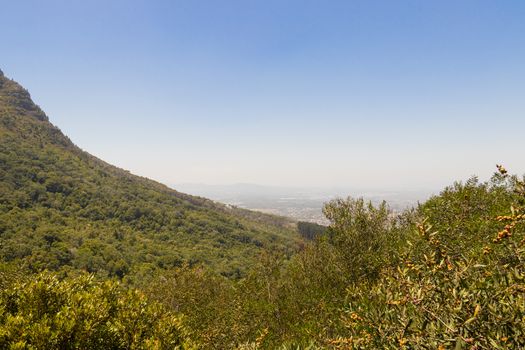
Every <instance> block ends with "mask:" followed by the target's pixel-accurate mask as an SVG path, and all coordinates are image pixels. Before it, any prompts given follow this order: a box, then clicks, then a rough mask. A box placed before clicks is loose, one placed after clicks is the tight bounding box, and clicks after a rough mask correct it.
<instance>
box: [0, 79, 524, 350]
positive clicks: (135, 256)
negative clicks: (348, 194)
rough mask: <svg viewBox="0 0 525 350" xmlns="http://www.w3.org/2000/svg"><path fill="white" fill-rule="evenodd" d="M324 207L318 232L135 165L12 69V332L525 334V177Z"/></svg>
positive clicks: (2, 267) (487, 341)
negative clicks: (35, 96) (66, 128)
mask: <svg viewBox="0 0 525 350" xmlns="http://www.w3.org/2000/svg"><path fill="white" fill-rule="evenodd" d="M324 214H325V216H326V218H327V219H328V220H329V221H330V225H329V227H328V228H324V227H319V226H318V225H311V224H305V223H301V224H299V229H300V234H301V235H302V236H303V238H304V240H300V238H298V237H299V233H297V232H296V231H295V230H291V229H290V228H289V226H290V225H291V223H290V222H289V221H287V220H286V219H283V218H278V217H273V216H266V215H261V214H257V213H252V212H248V211H241V210H237V209H234V208H233V209H232V208H228V207H225V206H222V205H219V204H216V203H213V202H211V201H208V200H206V199H202V198H196V197H192V196H188V195H184V194H181V193H178V192H176V191H173V190H170V189H168V188H166V187H164V186H162V185H160V184H158V183H155V182H153V181H151V180H148V179H144V178H140V177H136V176H133V175H131V174H129V173H127V172H125V171H123V170H120V169H117V168H115V167H112V166H110V165H108V164H106V163H104V162H102V161H100V160H98V159H96V158H94V157H92V156H90V155H89V154H87V153H85V152H83V151H81V150H79V149H78V148H77V147H75V146H74V145H73V144H72V143H71V141H69V140H68V139H67V138H66V137H65V136H63V135H62V133H61V132H60V131H59V130H58V129H56V128H55V127H53V126H52V125H51V124H50V123H49V122H48V120H47V117H46V115H45V114H44V113H43V112H42V111H41V110H40V109H39V108H38V107H37V106H35V105H34V104H33V103H32V102H31V100H30V99H29V95H28V94H27V92H26V91H25V90H23V89H22V88H21V87H20V86H19V85H17V84H16V83H14V82H12V81H10V80H8V79H6V78H4V77H0V253H1V258H2V263H1V264H0V348H1V349H78V348H86V349H108V348H109V349H174V348H175V349H176V348H179V349H245V350H247V349H283V350H284V349H439V350H444V349H470V350H478V349H524V348H525V235H524V229H525V179H524V178H523V176H516V175H509V173H508V172H507V170H506V169H505V168H503V167H502V166H498V168H497V172H496V173H495V174H494V176H493V177H492V178H491V179H490V180H489V181H487V182H480V181H479V180H478V179H477V178H475V177H473V178H471V179H468V180H466V181H463V182H456V183H454V184H453V185H451V186H449V187H447V188H445V189H444V190H443V191H442V192H441V193H440V194H439V195H436V196H433V197H432V198H430V199H429V200H428V201H426V202H425V203H422V204H420V205H418V206H417V207H416V208H411V209H408V210H406V211H404V212H402V213H394V212H392V210H391V209H390V208H389V206H388V204H387V203H382V204H381V205H378V206H374V205H372V204H371V203H369V202H365V201H364V200H363V199H354V198H346V199H335V200H333V201H331V202H328V203H326V205H325V207H324ZM46 270H47V271H46ZM231 277H237V278H231Z"/></svg>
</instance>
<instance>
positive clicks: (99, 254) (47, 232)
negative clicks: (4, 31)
mask: <svg viewBox="0 0 525 350" xmlns="http://www.w3.org/2000/svg"><path fill="white" fill-rule="evenodd" d="M298 237H299V236H298V234H297V232H296V228H295V224H294V222H293V221H291V220H289V219H286V218H283V217H278V216H273V215H266V214H262V213H255V212H251V211H248V210H244V209H240V208H236V207H234V206H229V205H224V204H220V203H217V202H214V201H211V200H208V199H205V198H201V197H196V196H191V195H187V194H184V193H180V192H177V191H175V190H173V189H170V188H168V187H166V186H164V185H162V184H160V183H158V182H155V181H152V180H149V179H147V178H144V177H139V176H136V175H133V174H130V173H129V172H127V171H125V170H123V169H119V168H117V167H115V166H112V165H110V164H107V163H105V162H104V161H102V160H100V159H98V158H96V157H94V156H92V155H90V154H89V153H87V152H85V151H83V150H81V149H80V148H79V147H77V146H75V144H74V143H73V142H72V141H71V140H70V139H69V138H68V137H67V136H65V135H64V134H63V133H62V132H61V131H60V130H59V129H58V128H57V127H55V126H54V125H52V124H51V123H50V122H49V119H48V117H47V116H46V114H45V113H44V112H43V111H42V109H40V107H38V106H37V105H36V104H35V103H33V101H32V100H31V97H30V95H29V93H28V92H27V91H26V90H25V89H24V88H22V87H21V86H20V85H19V84H17V83H16V82H14V81H12V80H10V79H8V78H6V77H5V76H4V74H3V73H1V71H0V257H1V258H0V259H2V260H3V261H4V262H14V263H18V264H22V265H24V266H26V267H28V268H29V269H30V270H32V271H38V270H42V269H51V270H59V271H66V272H67V271H69V270H76V269H82V270H87V271H90V272H97V273H99V274H103V275H108V276H118V277H124V276H126V275H128V276H140V275H141V274H149V273H151V272H152V271H154V270H156V269H165V268H170V267H174V266H180V265H182V264H185V263H188V264H190V265H192V264H204V265H208V266H211V267H212V268H213V269H214V270H215V271H217V272H220V273H222V274H224V275H227V276H239V275H242V274H243V272H244V271H245V270H246V268H247V267H249V266H250V265H251V264H252V263H253V262H254V261H255V260H256V259H257V256H258V255H259V253H261V252H262V251H264V250H272V251H280V252H282V253H283V254H291V253H292V252H293V251H294V250H295V249H296V247H297V244H298V242H299V238H298Z"/></svg>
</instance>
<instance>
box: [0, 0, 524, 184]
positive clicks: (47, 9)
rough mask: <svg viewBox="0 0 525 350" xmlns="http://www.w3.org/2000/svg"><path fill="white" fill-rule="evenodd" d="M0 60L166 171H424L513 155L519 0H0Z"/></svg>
mask: <svg viewBox="0 0 525 350" xmlns="http://www.w3.org/2000/svg"><path fill="white" fill-rule="evenodd" d="M0 9H1V12H0V31H1V33H2V36H1V37H2V41H1V44H0V68H1V69H2V70H3V71H4V73H5V74H6V75H7V76H9V77H11V78H13V79H15V80H17V81H19V82H20V83H21V84H23V85H24V86H25V87H26V88H27V89H29V91H30V92H31V94H32V96H33V98H34V100H35V101H36V102H37V103H38V104H40V105H41V106H42V107H43V109H44V110H45V111H46V112H47V114H48V115H49V117H50V120H51V121H52V122H53V123H54V124H56V125H57V126H59V127H60V128H61V129H62V131H64V132H65V133H66V134H67V135H68V136H70V137H71V139H72V140H73V141H74V142H76V143H77V144H78V145H79V146H80V147H82V148H83V149H85V150H87V151H89V152H90V153H92V154H94V155H96V156H98V157H100V158H102V159H104V160H106V161H108V162H110V163H113V164H115V165H118V166H120V167H123V168H126V169H128V170H130V171H132V172H134V173H137V174H140V175H143V176H147V177H151V178H154V179H156V180H159V181H162V182H165V183H171V184H173V183H184V182H196V183H208V184H227V183H238V182H250V183H258V184H265V185H284V186H293V185H296V186H327V187H330V186H351V187H367V188H392V189H394V188H395V189H398V188H433V189H439V188H441V187H442V186H445V185H447V184H450V183H451V182H453V181H454V180H461V179H466V178H468V177H469V176H470V175H473V174H477V175H479V176H480V177H481V178H488V177H489V176H490V175H491V174H492V172H493V171H494V170H495V164H496V163H504V164H505V165H506V166H507V167H508V168H509V170H511V171H512V172H517V173H524V172H525V156H524V150H525V137H524V135H525V63H524V62H525V20H524V19H525V2H524V1H521V0H519V1H518V0H515V1H505V0H499V1H492V0H491V1H484V0H479V1H468V0H465V1H458V0H454V1H446V0H439V1H437V0H436V1H420V0H417V1H415V0H414V1H409V0H406V1H401V0H400V1H396V0H384V1H374V0H362V1H351V0H347V1H328V0H325V1H308V0H304V1H287V0H278V1H273V0H264V1H255V0H253V1H250V0H238V1H229V0H223V1H216V0H214V1H211V0H210V1H197V0H192V1H176V0H174V1H155V0H153V1H152V0H149V1H129V0H128V1H110V0H104V1H95V0H94V1H70V0H68V1H66V0H63V1H56V0H49V1H45V2H44V1H36V0H35V1H25V0H17V1H5V0H0Z"/></svg>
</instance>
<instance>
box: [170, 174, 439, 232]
mask: <svg viewBox="0 0 525 350" xmlns="http://www.w3.org/2000/svg"><path fill="white" fill-rule="evenodd" d="M170 187H172V188H175V189H177V190H179V191H181V192H186V193H191V194H194V195H197V196H202V197H206V198H210V199H213V200H215V201H218V202H221V203H226V204H230V205H235V206H238V207H241V208H245V209H250V210H256V211H261V212H265V213H270V214H276V215H281V216H286V217H290V218H292V219H295V220H299V221H308V222H314V223H318V224H321V225H327V224H328V223H329V221H328V219H327V218H326V217H325V216H324V214H323V211H322V209H323V206H324V204H325V203H327V202H329V201H330V200H332V199H335V198H345V197H348V196H352V197H355V198H359V197H363V198H364V199H366V200H369V201H372V203H374V204H376V205H377V204H379V203H380V202H382V201H383V200H384V201H387V202H388V205H389V206H390V207H391V208H392V209H393V210H394V211H396V212H401V211H403V210H404V209H407V208H410V207H413V206H415V205H417V203H418V202H423V201H425V200H426V199H427V198H428V197H430V195H431V194H435V193H436V192H438V191H431V190H409V189H404V190H397V191H393V190H382V191H381V190H371V189H369V190H366V189H352V188H311V187H304V188H301V187H277V186H262V185H255V184H233V185H205V184H191V183H186V184H174V185H171V186H170Z"/></svg>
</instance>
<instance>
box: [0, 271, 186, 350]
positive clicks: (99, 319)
mask: <svg viewBox="0 0 525 350" xmlns="http://www.w3.org/2000/svg"><path fill="white" fill-rule="evenodd" d="M183 347H188V343H187V341H185V336H184V331H183V329H182V327H181V321H180V319H179V318H178V317H177V316H175V315H173V314H172V313H169V312H167V311H165V309H164V308H163V307H162V306H161V305H160V304H158V303H154V302H150V301H148V300H147V299H146V298H145V297H144V295H143V294H142V293H140V292H138V291H136V290H126V289H124V288H122V287H121V286H120V285H119V284H118V283H116V282H112V281H106V282H96V281H95V280H94V277H93V276H92V275H82V276H79V277H76V278H69V279H66V280H63V281H60V280H59V279H58V278H57V277H56V276H55V275H53V274H49V273H42V274H39V275H37V276H34V277H33V278H31V279H29V280H28V281H27V282H22V283H17V284H14V285H13V286H12V287H10V288H7V289H5V290H3V291H2V293H1V294H0V348H2V349H7V348H9V349H175V348H183Z"/></svg>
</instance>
